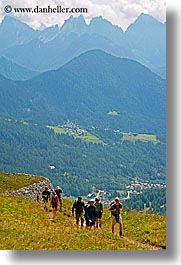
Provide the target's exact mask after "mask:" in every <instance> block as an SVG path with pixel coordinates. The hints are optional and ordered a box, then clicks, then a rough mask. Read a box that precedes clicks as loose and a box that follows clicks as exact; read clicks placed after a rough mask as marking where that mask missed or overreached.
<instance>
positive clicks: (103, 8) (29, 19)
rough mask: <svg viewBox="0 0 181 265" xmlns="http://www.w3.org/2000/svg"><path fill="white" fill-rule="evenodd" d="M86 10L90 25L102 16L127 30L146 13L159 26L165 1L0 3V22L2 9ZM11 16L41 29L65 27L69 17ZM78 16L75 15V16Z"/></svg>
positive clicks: (6, 0)
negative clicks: (50, 8)
mask: <svg viewBox="0 0 181 265" xmlns="http://www.w3.org/2000/svg"><path fill="white" fill-rule="evenodd" d="M6 5H11V6H12V7H32V8H34V7H36V6H37V5H38V6H39V7H47V6H48V5H49V6H51V7H56V6H57V5H61V6H62V7H70V8H71V7H85V8H87V9H88V13H87V14H83V15H84V17H85V19H86V21H87V22H89V21H90V19H91V18H92V17H97V16H102V17H103V18H105V19H107V20H109V21H111V22H112V24H115V25H119V26H121V27H122V28H123V29H126V28H127V27H128V26H129V24H131V23H132V22H133V21H134V20H135V19H136V18H137V17H138V16H139V15H140V13H147V14H150V15H152V16H154V17H155V18H157V19H158V20H160V21H161V22H164V21H165V20H166V3H165V0H111V1H110V0H61V2H60V0H1V2H0V20H2V19H3V17H4V16H5V15H6V13H5V12H4V7H5V6H6ZM11 15H13V16H16V17H19V18H20V19H21V20H22V21H23V22H25V23H27V24H29V25H30V26H31V27H34V28H42V27H45V26H46V27H47V26H52V25H55V24H59V25H60V26H61V25H62V24H63V23H64V21H65V19H67V18H68V17H69V16H70V14H54V13H49V14H35V13H14V12H12V13H11ZM78 15H80V14H76V15H75V16H78Z"/></svg>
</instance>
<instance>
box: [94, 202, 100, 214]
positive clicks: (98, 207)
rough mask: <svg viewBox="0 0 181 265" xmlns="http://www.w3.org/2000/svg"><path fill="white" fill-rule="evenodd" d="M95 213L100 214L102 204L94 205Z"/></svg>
mask: <svg viewBox="0 0 181 265" xmlns="http://www.w3.org/2000/svg"><path fill="white" fill-rule="evenodd" d="M95 207H96V212H98V213H100V212H101V211H102V203H101V202H98V203H96V204H95Z"/></svg>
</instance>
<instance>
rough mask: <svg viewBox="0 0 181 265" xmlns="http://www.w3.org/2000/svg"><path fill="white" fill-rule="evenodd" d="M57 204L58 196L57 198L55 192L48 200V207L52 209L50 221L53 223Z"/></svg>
mask: <svg viewBox="0 0 181 265" xmlns="http://www.w3.org/2000/svg"><path fill="white" fill-rule="evenodd" d="M58 202H59V199H58V196H57V194H56V192H55V191H53V194H52V197H51V200H50V207H51V208H53V215H52V219H51V220H52V221H53V222H55V220H54V219H55V216H56V213H57V208H58Z"/></svg>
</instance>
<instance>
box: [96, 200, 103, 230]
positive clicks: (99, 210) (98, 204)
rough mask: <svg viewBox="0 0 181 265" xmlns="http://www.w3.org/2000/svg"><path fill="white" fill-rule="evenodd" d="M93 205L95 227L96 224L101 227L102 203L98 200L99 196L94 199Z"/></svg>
mask: <svg viewBox="0 0 181 265" xmlns="http://www.w3.org/2000/svg"><path fill="white" fill-rule="evenodd" d="M95 202H96V203H95V207H96V228H98V226H99V227H100V228H101V218H102V213H103V205H102V203H101V202H100V199H99V198H96V199H95Z"/></svg>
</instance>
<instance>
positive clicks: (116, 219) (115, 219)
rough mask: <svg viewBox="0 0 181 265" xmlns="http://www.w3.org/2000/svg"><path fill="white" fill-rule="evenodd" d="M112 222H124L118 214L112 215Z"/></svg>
mask: <svg viewBox="0 0 181 265" xmlns="http://www.w3.org/2000/svg"><path fill="white" fill-rule="evenodd" d="M112 223H113V224H116V223H121V224H122V217H121V215H117V216H114V215H112Z"/></svg>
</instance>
